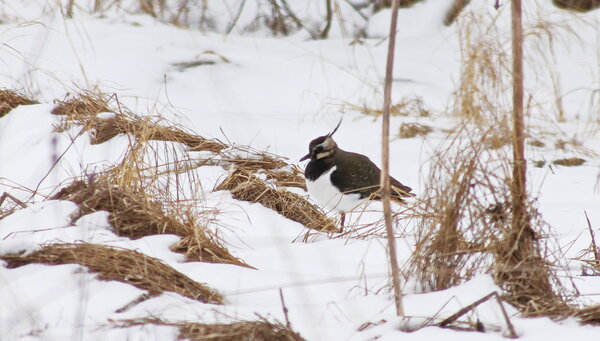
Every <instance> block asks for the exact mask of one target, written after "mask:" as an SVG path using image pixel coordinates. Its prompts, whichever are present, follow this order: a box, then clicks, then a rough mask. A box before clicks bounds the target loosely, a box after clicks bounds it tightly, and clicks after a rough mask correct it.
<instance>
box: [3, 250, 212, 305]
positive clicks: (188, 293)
mask: <svg viewBox="0 0 600 341" xmlns="http://www.w3.org/2000/svg"><path fill="white" fill-rule="evenodd" d="M0 259H2V260H3V261H5V262H6V263H7V267H9V268H17V267H20V266H23V265H28V264H33V263H38V264H48V265H59V264H79V265H82V266H85V267H87V268H88V269H89V270H90V271H91V272H93V273H97V274H98V275H99V278H100V279H102V280H108V281H119V282H123V283H127V284H131V285H133V286H135V287H137V288H140V289H142V290H147V291H148V292H149V293H150V294H151V295H159V294H161V293H162V292H164V291H170V292H175V293H178V294H180V295H182V296H185V297H188V298H191V299H193V300H197V301H200V302H204V303H212V304H223V297H222V296H221V295H220V294H219V293H217V292H216V291H214V290H213V289H211V288H209V287H208V286H206V285H205V284H202V283H198V282H196V281H194V280H192V279H190V278H189V277H187V276H185V275H184V274H182V273H180V272H178V271H177V270H175V269H173V268H172V267H170V266H168V265H166V264H164V263H163V262H162V261H160V260H159V259H156V258H153V257H149V256H146V255H144V254H143V253H140V252H137V251H133V250H126V249H118V248H113V247H108V246H104V245H97V244H86V243H81V244H51V245H46V246H44V247H43V248H42V249H41V250H38V251H35V252H33V253H31V254H28V255H19V254H8V255H1V256H0Z"/></svg>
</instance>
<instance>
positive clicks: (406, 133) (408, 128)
mask: <svg viewBox="0 0 600 341" xmlns="http://www.w3.org/2000/svg"><path fill="white" fill-rule="evenodd" d="M432 131H433V128H431V127H430V126H428V125H425V124H419V123H402V125H401V126H400V138H403V139H409V138H413V137H416V136H425V135H427V134H429V133H431V132H432Z"/></svg>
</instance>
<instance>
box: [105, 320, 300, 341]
mask: <svg viewBox="0 0 600 341" xmlns="http://www.w3.org/2000/svg"><path fill="white" fill-rule="evenodd" d="M147 324H154V325H161V326H172V327H177V328H178V330H179V335H178V337H177V339H178V340H193V341H303V340H304V339H303V338H302V336H300V334H298V333H296V332H295V331H293V330H292V329H291V328H290V327H289V326H284V325H283V324H281V323H279V322H269V321H267V320H266V319H263V318H261V319H260V320H258V321H239V322H232V323H198V322H170V321H165V320H161V319H155V318H144V319H136V320H123V321H118V322H117V325H118V326H119V327H121V328H127V327H132V326H140V325H147Z"/></svg>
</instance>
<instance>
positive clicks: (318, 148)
mask: <svg viewBox="0 0 600 341" xmlns="http://www.w3.org/2000/svg"><path fill="white" fill-rule="evenodd" d="M322 151H323V147H321V146H318V147H317V148H315V153H317V154H318V153H320V152H322Z"/></svg>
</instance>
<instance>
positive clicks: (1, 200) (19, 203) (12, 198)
mask: <svg viewBox="0 0 600 341" xmlns="http://www.w3.org/2000/svg"><path fill="white" fill-rule="evenodd" d="M7 198H8V199H11V200H12V201H13V202H14V203H15V204H17V205H19V206H21V207H22V208H26V207H27V205H26V204H25V203H24V202H22V201H21V200H19V199H17V198H15V197H13V196H12V195H10V194H9V193H8V192H4V194H2V196H0V206H2V204H3V203H4V200H6V199H7ZM588 222H589V220H588ZM592 238H593V235H592Z"/></svg>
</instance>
